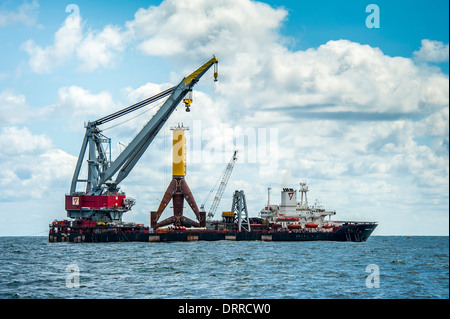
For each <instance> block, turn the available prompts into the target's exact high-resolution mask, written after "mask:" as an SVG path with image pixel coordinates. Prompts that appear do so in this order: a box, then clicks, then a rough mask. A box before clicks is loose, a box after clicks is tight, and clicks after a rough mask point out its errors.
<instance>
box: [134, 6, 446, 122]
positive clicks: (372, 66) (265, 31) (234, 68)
mask: <svg viewBox="0 0 450 319" xmlns="http://www.w3.org/2000/svg"><path fill="white" fill-rule="evenodd" d="M186 17H189V19H186ZM286 18H287V11H286V10H285V9H283V8H277V9H274V8H272V7H270V6H268V5H266V4H263V3H260V2H255V1H215V2H214V3H211V2H210V1H204V0H198V1H196V2H195V4H193V3H191V2H188V1H170V0H169V1H164V2H163V3H161V5H159V6H157V7H155V6H150V7H149V8H148V9H140V10H139V11H138V12H137V13H136V14H135V19H134V20H133V21H130V22H128V23H127V28H129V30H131V31H132V32H133V34H134V35H135V38H136V39H137V40H138V41H140V44H139V48H140V49H141V50H142V51H143V52H144V53H146V54H149V55H158V56H166V57H168V58H170V59H171V61H173V62H174V63H177V62H176V61H177V60H178V61H183V63H185V64H189V65H192V64H194V62H195V63H199V62H198V61H199V58H203V59H204V57H208V56H211V55H212V54H216V55H217V56H218V57H219V61H220V62H219V64H220V76H221V81H220V83H219V84H218V86H217V88H218V90H217V92H218V93H221V94H222V95H226V96H227V98H228V99H233V103H239V104H240V105H241V106H244V107H245V108H246V109H248V110H250V111H252V112H254V111H256V110H260V109H274V108H275V109H277V108H278V109H279V108H294V109H295V110H297V111H298V110H299V109H303V110H306V111H307V112H321V113H323V114H326V113H331V112H341V113H342V112H352V113H366V114H367V113H390V114H401V113H411V112H422V111H423V109H424V108H427V111H428V110H429V109H436V108H439V107H440V106H442V105H444V104H446V103H447V101H448V77H446V76H444V75H443V74H440V73H436V72H429V71H428V70H426V69H422V68H421V67H420V66H417V65H416V64H415V63H414V61H413V60H412V59H409V58H402V57H390V56H387V55H385V54H383V52H382V51H381V50H380V49H378V48H373V47H370V46H368V45H361V44H359V43H355V42H351V41H349V40H337V41H329V42H327V43H325V44H323V45H321V46H319V47H318V48H311V49H308V50H299V51H291V50H289V49H287V48H286V47H285V46H284V45H283V43H284V42H285V41H284V40H285V39H283V37H282V36H281V34H280V32H279V28H280V26H281V25H282V23H283V21H284V20H285V19H286ZM180 25H182V26H183V27H180ZM430 43H431V42H430V41H428V40H424V41H423V48H428V49H427V50H426V51H427V52H429V51H432V50H430V48H429V47H430ZM433 43H434V42H433ZM433 45H434V46H432V47H433V48H434V49H435V50H434V51H433V52H435V51H439V52H440V54H442V52H443V51H445V50H443V49H445V48H441V47H439V50H437V49H436V48H437V47H438V46H437V45H436V43H434V44H433ZM447 51H448V47H447ZM419 56H422V54H420V55H419ZM447 57H448V52H447ZM187 62H190V63H187ZM184 67H185V66H184ZM286 110H288V109H286Z"/></svg>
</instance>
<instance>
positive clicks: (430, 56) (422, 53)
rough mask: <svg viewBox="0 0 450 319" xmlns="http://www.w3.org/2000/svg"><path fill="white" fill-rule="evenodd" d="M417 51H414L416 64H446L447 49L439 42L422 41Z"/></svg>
mask: <svg viewBox="0 0 450 319" xmlns="http://www.w3.org/2000/svg"><path fill="white" fill-rule="evenodd" d="M421 44H422V46H421V47H420V49H419V51H414V52H413V55H414V58H415V59H416V60H417V61H418V62H436V63H441V62H448V56H449V47H448V43H447V44H445V43H443V42H441V41H435V40H429V39H423V40H422V42H421Z"/></svg>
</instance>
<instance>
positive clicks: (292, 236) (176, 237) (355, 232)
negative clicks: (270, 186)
mask: <svg viewBox="0 0 450 319" xmlns="http://www.w3.org/2000/svg"><path fill="white" fill-rule="evenodd" d="M376 226H377V225H376V224H360V225H344V226H343V227H342V228H340V229H339V230H337V231H335V232H230V231H228V232H214V231H189V230H187V231H170V232H161V233H159V232H157V233H108V232H105V233H86V234H65V233H50V234H49V242H72V243H98V242H179V241H185V242H187V241H217V240H230V241H249V240H257V241H352V242H364V241H366V240H367V239H368V238H369V236H370V235H371V234H372V232H373V231H374V229H375V228H376Z"/></svg>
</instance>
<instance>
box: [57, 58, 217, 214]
mask: <svg viewBox="0 0 450 319" xmlns="http://www.w3.org/2000/svg"><path fill="white" fill-rule="evenodd" d="M217 64H218V59H217V58H216V57H213V58H212V59H210V60H209V61H208V62H206V63H205V64H203V65H202V66H201V67H199V68H198V69H197V70H196V71H194V72H193V73H192V74H190V75H189V76H187V77H185V78H184V79H183V80H182V81H181V82H180V83H179V84H178V85H176V86H174V87H172V88H170V89H167V90H165V91H163V92H161V93H158V94H156V95H154V96H152V97H149V98H147V99H145V100H143V101H141V102H138V103H136V104H133V105H131V106H129V107H127V108H124V109H122V110H120V111H117V112H115V113H112V114H110V115H108V116H105V117H102V118H100V119H98V120H95V121H92V122H88V123H87V124H85V128H86V134H85V136H84V139H83V143H82V145H81V150H80V154H79V156H78V161H77V164H76V167H75V172H74V174H73V179H72V183H71V187H70V194H69V195H66V198H65V208H66V211H67V216H68V217H70V218H84V219H87V220H93V221H96V222H112V221H122V215H123V213H125V212H127V211H129V210H130V209H131V207H132V206H133V205H134V203H135V201H134V199H131V198H127V197H126V196H125V194H124V193H123V192H120V191H119V186H118V185H119V183H120V182H122V181H123V180H124V179H125V178H126V177H127V176H128V174H129V173H130V172H131V170H132V169H133V167H134V166H135V165H136V163H137V162H138V161H139V159H140V158H141V156H142V155H143V154H144V152H145V150H146V149H147V148H148V146H149V145H150V144H151V143H152V141H153V139H154V138H155V137H156V135H157V134H158V132H159V131H160V130H161V128H162V127H163V125H164V123H165V122H166V121H167V119H168V118H169V117H170V115H171V114H172V112H173V111H174V110H175V109H176V107H177V106H178V104H179V103H180V102H181V101H182V100H183V102H184V104H185V107H186V112H189V111H190V104H191V103H192V99H186V98H185V97H186V95H188V94H189V93H190V92H192V88H193V87H194V85H195V84H196V83H197V82H198V81H199V80H200V78H201V77H202V76H203V75H204V74H205V73H206V72H207V71H208V70H209V68H211V66H213V65H214V81H216V80H217ZM165 97H168V98H167V99H166V101H165V102H164V104H163V105H162V106H161V107H160V108H159V110H158V111H157V112H156V114H155V115H154V116H153V117H152V118H151V119H150V121H149V122H147V124H146V125H145V126H144V127H143V128H142V129H141V131H140V132H139V133H138V134H137V135H136V137H135V138H134V139H133V140H132V141H131V142H130V143H129V144H128V146H127V147H126V148H125V149H124V150H123V151H122V152H121V153H120V155H119V156H118V157H117V159H115V160H114V161H111V139H109V138H108V137H106V136H105V135H103V134H102V131H101V130H100V128H99V126H101V125H102V124H105V123H107V122H110V121H112V120H115V119H117V118H119V117H122V116H124V115H126V114H129V113H131V112H133V111H136V110H138V109H140V108H142V107H144V106H146V105H149V104H151V103H153V102H156V101H158V100H161V99H162V98H165ZM108 150H109V156H108ZM86 152H87V157H88V158H87V165H88V173H87V179H81V178H80V171H81V166H82V164H83V161H84V158H85V155H86ZM114 176H115V178H114ZM79 183H86V189H85V190H84V191H81V192H80V191H77V186H78V184H79Z"/></svg>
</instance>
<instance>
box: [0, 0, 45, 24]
mask: <svg viewBox="0 0 450 319" xmlns="http://www.w3.org/2000/svg"><path fill="white" fill-rule="evenodd" d="M38 9H39V3H38V2H37V0H33V2H31V3H29V2H24V3H23V4H22V5H20V6H19V8H18V9H17V11H4V10H2V11H0V28H1V27H6V26H14V25H18V24H23V25H26V26H34V25H36V22H37V16H38Z"/></svg>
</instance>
